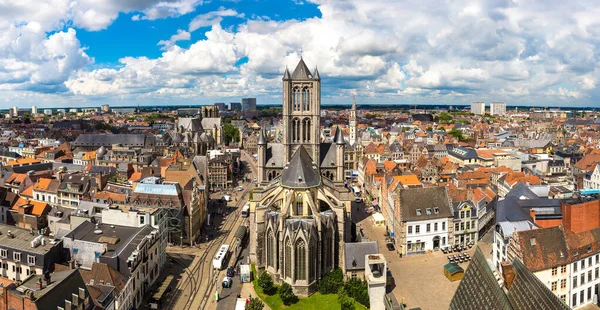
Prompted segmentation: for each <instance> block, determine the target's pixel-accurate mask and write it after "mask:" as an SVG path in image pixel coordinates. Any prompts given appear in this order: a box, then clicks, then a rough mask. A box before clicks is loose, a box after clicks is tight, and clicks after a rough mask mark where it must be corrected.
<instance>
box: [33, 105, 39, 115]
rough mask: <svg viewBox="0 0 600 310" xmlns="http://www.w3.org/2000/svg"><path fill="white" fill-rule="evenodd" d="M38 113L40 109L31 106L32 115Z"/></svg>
mask: <svg viewBox="0 0 600 310" xmlns="http://www.w3.org/2000/svg"><path fill="white" fill-rule="evenodd" d="M37 113H38V109H37V107H36V106H32V107H31V115H36V114H37Z"/></svg>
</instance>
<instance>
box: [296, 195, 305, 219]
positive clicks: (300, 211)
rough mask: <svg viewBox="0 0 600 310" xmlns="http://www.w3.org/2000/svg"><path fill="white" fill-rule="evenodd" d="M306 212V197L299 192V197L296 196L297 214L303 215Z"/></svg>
mask: <svg viewBox="0 0 600 310" xmlns="http://www.w3.org/2000/svg"><path fill="white" fill-rule="evenodd" d="M303 214H304V199H303V197H302V194H298V197H296V215H303Z"/></svg>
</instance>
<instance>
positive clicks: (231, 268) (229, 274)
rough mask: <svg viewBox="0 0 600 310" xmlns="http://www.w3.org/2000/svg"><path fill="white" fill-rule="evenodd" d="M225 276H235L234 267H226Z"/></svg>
mask: <svg viewBox="0 0 600 310" xmlns="http://www.w3.org/2000/svg"><path fill="white" fill-rule="evenodd" d="M227 276H228V277H233V276H235V269H233V267H229V268H227Z"/></svg>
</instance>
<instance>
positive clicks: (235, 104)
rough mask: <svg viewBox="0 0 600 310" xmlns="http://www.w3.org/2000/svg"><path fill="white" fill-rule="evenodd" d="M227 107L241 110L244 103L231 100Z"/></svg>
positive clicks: (231, 109)
mask: <svg viewBox="0 0 600 310" xmlns="http://www.w3.org/2000/svg"><path fill="white" fill-rule="evenodd" d="M227 108H228V110H229V111H240V110H241V109H242V104H241V103H239V102H230V103H228V104H227Z"/></svg>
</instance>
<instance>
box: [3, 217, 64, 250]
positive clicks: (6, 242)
mask: <svg viewBox="0 0 600 310" xmlns="http://www.w3.org/2000/svg"><path fill="white" fill-rule="evenodd" d="M9 231H10V232H11V233H12V234H13V236H14V238H10V237H9V236H8V232H9ZM0 233H1V234H0V248H2V249H15V250H20V251H23V252H29V253H36V254H46V253H47V252H49V251H51V250H52V248H53V247H54V246H56V245H57V244H55V245H53V244H50V242H46V243H45V245H39V246H37V247H35V248H32V247H31V241H33V239H35V238H36V237H37V236H38V235H37V234H33V235H32V234H30V233H29V230H27V229H21V228H17V227H15V226H12V225H5V224H0Z"/></svg>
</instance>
